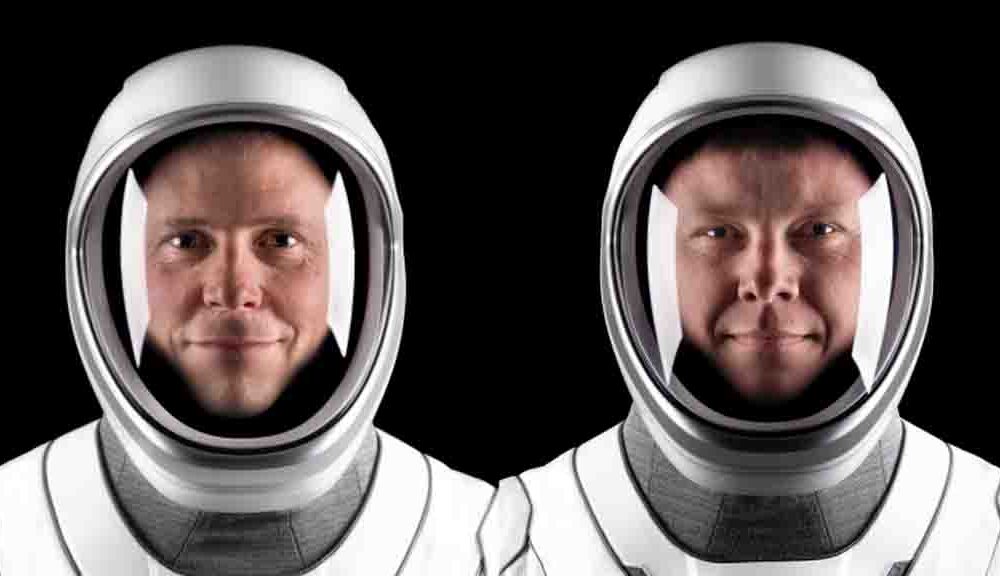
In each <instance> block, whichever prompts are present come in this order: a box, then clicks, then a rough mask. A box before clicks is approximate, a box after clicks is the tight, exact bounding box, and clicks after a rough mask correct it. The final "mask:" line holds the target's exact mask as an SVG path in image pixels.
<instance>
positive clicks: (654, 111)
mask: <svg viewBox="0 0 1000 576" xmlns="http://www.w3.org/2000/svg"><path fill="white" fill-rule="evenodd" d="M761 134H764V135H765V136H764V138H765V139H767V138H770V141H769V142H770V144H765V145H763V147H758V148H757V149H756V150H757V151H756V152H748V151H747V150H748V149H747V148H746V147H744V148H741V145H743V144H746V143H748V142H749V143H757V144H760V138H761V137H762V136H761ZM755 139H756V140H755ZM796 141H798V144H796ZM817 141H821V142H823V143H824V144H825V146H826V147H825V148H824V147H823V146H816V147H814V149H813V150H814V153H812V154H813V156H812V160H809V161H811V162H813V164H811V165H807V164H805V162H807V160H805V159H804V158H806V155H805V154H804V153H801V150H803V149H804V148H803V146H804V144H803V143H809V142H812V143H815V142H817ZM775 142H776V143H775ZM741 143H743V144H741ZM768 146H770V148H768ZM706 150H713V151H714V153H715V156H710V155H708V153H707V152H706V153H705V154H701V155H699V156H697V158H698V160H697V162H696V161H695V160H694V159H695V153H696V152H699V151H701V152H704V151H706ZM761 150H764V152H762V151H761ZM766 150H771V151H772V152H773V153H774V154H775V155H773V156H771V158H778V156H777V154H778V153H779V151H784V152H788V151H789V150H793V151H794V150H798V151H799V155H798V156H797V157H796V158H798V160H797V161H798V162H799V164H797V165H796V166H797V168H795V169H794V170H786V171H785V172H784V173H782V174H778V173H777V172H776V171H775V170H771V169H764V168H761V167H762V166H765V160H763V155H766V154H767V152H766ZM816 150H818V152H816ZM754 154H756V155H754ZM824 154H825V156H824ZM788 157H789V156H787V155H786V156H785V158H788ZM845 157H846V158H849V159H850V160H849V161H848V162H846V163H841V164H836V163H835V162H834V160H831V159H838V158H839V159H843V158H845ZM824 158H825V160H824ZM837 161H839V160H837ZM823 162H826V164H823ZM831 162H834V164H831ZM790 165H791V164H788V163H786V164H785V166H786V168H787V166H790ZM821 165H822V166H825V168H822V170H827V172H824V173H823V174H824V175H821V174H820V172H817V171H816V170H815V169H814V168H815V167H816V166H821ZM834 165H836V166H839V167H838V168H836V169H834V168H830V166H834ZM809 166H813V167H814V168H809ZM682 167H683V169H682ZM803 167H805V168H803ZM767 170H770V172H768V171H767ZM796 170H797V171H796ZM809 170H813V172H809ZM837 170H839V172H838V171H837ZM601 238H602V243H601V292H602V299H603V305H604V312H605V319H606V322H607V326H608V330H609V333H610V336H611V339H612V343H613V346H614V350H615V353H616V356H617V358H618V361H619V365H620V367H621V369H622V372H623V374H624V375H625V379H626V381H627V383H628V387H629V390H630V393H631V394H632V396H633V399H634V401H635V403H636V406H637V407H638V410H639V413H640V414H641V416H642V418H643V420H644V422H645V423H646V425H647V427H648V428H649V429H650V431H651V433H652V435H653V437H654V439H655V441H656V442H657V444H658V445H659V447H660V448H661V449H662V450H663V451H664V452H665V454H666V455H667V456H668V457H669V458H670V460H671V461H672V462H673V463H674V465H676V466H677V468H678V469H679V470H680V471H681V472H682V473H683V474H685V475H686V476H687V477H689V478H690V479H691V480H693V481H695V482H697V483H699V484H701V485H703V486H705V487H708V488H710V489H713V490H720V491H727V492H740V493H748V494H794V493H805V492H811V491H815V490H819V489H822V488H825V487H829V486H831V485H833V484H835V483H836V482H838V481H840V480H842V479H843V478H845V477H846V476H847V475H849V474H850V473H851V472H852V471H853V470H854V469H855V468H856V467H857V466H858V465H859V464H860V463H861V461H862V460H863V459H864V457H865V456H866V455H867V454H868V452H869V450H870V449H871V448H872V447H873V446H874V445H875V443H876V442H877V441H878V439H879V437H880V436H881V434H882V432H883V431H884V430H885V427H886V425H887V424H888V423H889V421H890V418H891V417H892V416H893V414H894V413H895V411H896V407H897V405H898V403H899V400H900V397H901V396H902V394H903V391H904V390H905V388H906V384H907V382H908V380H909V377H910V374H911V372H912V370H913V367H914V365H915V363H916V359H917V354H918V353H919V350H920V346H921V343H922V341H923V337H924V333H925V331H926V327H927V319H928V315H929V311H930V302H931V291H932V279H933V260H932V253H931V212H930V204H929V200H928V197H927V192H926V189H925V185H924V178H923V173H922V170H921V167H920V160H919V158H918V156H917V150H916V147H915V145H914V143H913V140H912V139H911V137H910V135H909V134H908V132H907V131H906V128H905V126H904V125H903V122H902V119H901V118H900V116H899V114H898V112H897V111H896V109H895V108H894V107H893V105H892V103H891V102H890V101H889V99H888V97H887V96H886V95H885V94H884V93H883V92H882V90H881V89H880V88H879V86H878V84H877V83H876V80H875V77H874V76H873V75H872V74H871V73H870V72H869V71H867V70H865V69H864V68H862V67H861V66H859V65H858V64H856V63H854V62H852V61H850V60H848V59H847V58H844V57H842V56H839V55H837V54H834V53H832V52H829V51H826V50H822V49H817V48H813V47H808V46H801V45H793V44H781V43H748V44H738V45H732V46H725V47H721V48H717V49H713V50H709V51H707V52H703V53H701V54H697V55H695V56H692V57H690V58H687V59H685V60H683V61H681V62H680V63H678V64H676V65H674V66H672V67H671V68H669V69H668V70H667V71H666V72H665V73H664V74H663V75H662V76H661V78H660V81H659V84H658V85H657V86H656V88H655V89H654V90H653V91H652V92H651V93H650V94H649V96H648V97H647V98H646V100H645V101H644V102H643V104H642V105H641V107H640V108H639V110H638V112H637V113H636V115H635V117H634V119H633V121H632V123H631V125H630V126H629V128H628V131H627V133H626V135H625V137H624V139H623V141H622V143H621V146H620V147H619V149H618V153H617V155H616V157H615V162H614V167H613V170H612V174H611V180H610V184H609V185H608V190H607V195H606V198H605V205H604V213H603V222H602V236H601ZM783 283H784V284H783ZM789 390H791V391H793V393H789V392H788V391H789ZM765 392H766V393H765ZM782 395H784V396H782ZM753 398H757V399H760V398H770V400H767V401H766V402H765V401H761V402H757V401H752V399H753ZM775 398H778V399H780V400H781V401H779V402H773V401H772V400H774V399H775ZM782 398H784V399H782ZM789 398H794V399H795V400H794V401H793V400H788V399H789Z"/></svg>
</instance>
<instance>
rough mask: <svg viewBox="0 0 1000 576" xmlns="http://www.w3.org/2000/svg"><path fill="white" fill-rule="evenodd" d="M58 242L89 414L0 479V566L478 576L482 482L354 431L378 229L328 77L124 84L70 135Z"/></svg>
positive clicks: (366, 157)
mask: <svg viewBox="0 0 1000 576" xmlns="http://www.w3.org/2000/svg"><path fill="white" fill-rule="evenodd" d="M66 248H67V249H66V268H67V291H68V299H69V308H70V315H71V320H72V327H73V331H74V334H75V337H76V342H77V345H78V347H79V350H80V354H81V356H82V358H83V361H84V365H85V367H86V370H87V373H88V375H89V378H90V381H91V385H92V386H93V389H94V391H95V393H96V394H97V397H98V399H99V401H100V404H101V407H102V410H103V413H104V416H103V418H102V419H101V420H99V421H97V422H93V423H90V424H88V425H86V426H83V427H82V428H79V429H77V430H75V431H73V432H70V433H69V434H66V435H65V436H62V437H60V438H58V439H56V440H54V441H52V442H49V443H47V444H45V445H43V446H39V447H38V448H36V449H35V450H33V451H31V452H29V453H27V454H24V455H22V456H21V457H19V458H17V459H15V460H13V461H11V462H8V463H6V464H4V465H3V467H2V468H0V573H2V574H3V575H4V576H15V575H21V574H39V575H46V576H51V575H59V574H95V575H97V574H99V575H101V576H114V575H122V576H125V575H129V576H134V575H136V574H317V575H318V574H370V575H379V574H384V575H389V574H462V575H466V576H467V575H471V574H475V573H477V572H478V571H479V570H480V567H481V553H480V546H479V543H478V541H477V539H476V531H477V529H478V527H479V526H480V523H481V521H482V519H483V516H484V514H485V512H486V510H487V508H488V504H489V502H490V500H491V498H492V497H493V495H494V490H493V489H492V488H491V487H490V486H488V485H487V484H485V483H483V482H481V481H479V480H475V479H473V478H470V477H467V476H465V475H462V474H460V473H458V472H455V471H452V470H451V469H449V468H448V467H447V466H445V465H443V464H442V463H440V462H438V461H437V460H435V459H433V458H430V457H428V456H425V455H423V454H421V453H420V452H417V451H416V450H414V449H413V448H410V447H408V446H407V445H405V444H404V443H402V442H401V441H399V440H397V439H395V438H393V437H391V436H389V435H388V434H386V433H384V432H381V431H378V430H376V429H375V428H374V426H373V424H372V421H373V418H374V415H375V411H376V409H377V407H378V405H379V402H380V401H381V398H382V395H383V393H384V391H385V387H386V384H387V382H388V380H389V377H390V373H391V371H392V366H393V363H394V361H395V358H396V353H397V350H398V346H399V338H400V331H401V324H402V320H403V309H404V299H405V288H404V284H405V282H404V265H403V245H402V214H401V212H400V207H399V203H398V200H397V197H396V190H395V184H394V181H393V176H392V172H391V168H390V165H389V159H388V156H387V154H386V151H385V148H384V146H383V144H382V141H381V139H380V138H379V136H378V134H377V133H376V132H375V129H374V127H373V126H372V124H371V123H370V122H369V120H368V118H367V117H366V116H365V114H364V111H363V110H362V109H361V107H360V106H359V105H358V103H357V102H356V101H355V99H354V98H353V97H352V96H351V94H350V93H349V92H348V91H347V87H346V86H345V84H344V82H343V81H342V80H341V78H340V77H338V76H337V75H336V74H334V73H333V72H331V71H330V70H329V69H327V68H325V67H324V66H322V65H319V64H318V63H316V62H313V61H311V60H309V59H306V58H303V57H300V56H297V55H294V54H290V53H286V52H282V51H278V50H272V49H265V48H255V47H244V46H227V47H213V48H204V49H198V50H192V51H188V52H183V53H180V54H176V55H173V56H170V57H167V58H164V59H162V60H159V61H157V62H154V63H152V64H150V65H148V66H146V67H145V68H143V69H142V70H140V71H138V72H136V73H135V74H134V75H132V76H131V77H129V78H128V79H127V80H126V81H125V84H124V87H123V88H122V90H121V92H120V93H119V94H118V95H117V96H116V98H115V99H114V100H113V101H112V102H111V104H110V105H109V106H108V108H107V110H106V111H105V112H104V115H103V116H102V117H101V119H100V121H99V122H98V124H97V127H96V129H95V131H94V134H93V136H92V138H91V140H90V144H89V146H88V149H87V151H86V155H85V157H84V159H83V163H82V166H81V167H80V170H79V174H78V178H77V182H76V190H75V195H74V197H73V202H72V206H71V210H70V214H69V223H68V236H67V245H66ZM119 263H120V265H119Z"/></svg>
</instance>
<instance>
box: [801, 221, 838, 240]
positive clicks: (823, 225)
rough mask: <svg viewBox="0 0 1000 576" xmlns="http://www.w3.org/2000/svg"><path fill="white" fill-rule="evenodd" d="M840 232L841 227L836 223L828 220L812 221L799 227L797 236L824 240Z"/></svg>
mask: <svg viewBox="0 0 1000 576" xmlns="http://www.w3.org/2000/svg"><path fill="white" fill-rule="evenodd" d="M838 232H841V228H840V227H839V226H837V225H836V224H832V223H830V222H821V221H813V222H807V223H806V224H805V225H803V226H802V227H801V228H799V230H798V233H797V234H796V235H797V236H800V237H804V238H814V239H818V240H825V239H827V238H831V237H833V236H834V235H836V234H837V233H838Z"/></svg>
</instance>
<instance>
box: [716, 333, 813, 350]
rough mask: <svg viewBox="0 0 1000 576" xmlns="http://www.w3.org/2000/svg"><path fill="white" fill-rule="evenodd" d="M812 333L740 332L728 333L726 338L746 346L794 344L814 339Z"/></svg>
mask: <svg viewBox="0 0 1000 576" xmlns="http://www.w3.org/2000/svg"><path fill="white" fill-rule="evenodd" d="M814 339H815V336H813V335H812V334H794V333H791V332H743V333H738V334H726V335H725V340H732V341H733V342H734V343H736V344H741V345H744V346H758V347H759V346H775V347H784V346H793V345H795V344H801V343H803V342H806V341H809V340H814Z"/></svg>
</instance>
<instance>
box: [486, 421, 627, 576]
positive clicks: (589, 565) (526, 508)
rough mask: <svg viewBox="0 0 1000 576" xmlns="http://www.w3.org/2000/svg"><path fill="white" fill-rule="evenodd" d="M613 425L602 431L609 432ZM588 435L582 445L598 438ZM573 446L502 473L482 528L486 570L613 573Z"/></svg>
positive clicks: (614, 568) (612, 561) (490, 574)
mask: <svg viewBox="0 0 1000 576" xmlns="http://www.w3.org/2000/svg"><path fill="white" fill-rule="evenodd" d="M616 430H617V426H616V427H614V428H612V429H610V430H608V431H607V432H605V433H604V434H602V435H601V436H598V439H599V438H603V436H604V435H605V434H613V433H615V431H616ZM596 440H597V439H594V440H591V441H590V442H588V443H587V444H584V446H586V445H588V444H590V443H592V442H594V441H596ZM576 454H577V449H573V450H569V451H567V452H564V453H563V454H561V455H560V456H559V457H558V458H556V459H554V460H552V461H551V462H549V463H548V464H546V465H544V466H541V467H539V468H534V469H532V470H528V471H526V472H524V473H522V474H520V475H518V476H516V477H512V478H506V479H504V480H502V481H501V482H500V485H499V487H498V488H497V496H496V498H495V499H494V502H493V503H492V505H491V506H490V510H489V513H488V514H487V516H486V520H485V521H484V522H483V527H482V529H481V530H480V540H481V542H482V546H483V550H484V568H485V570H484V574H486V575H487V576H493V575H510V574H529V575H542V574H546V573H549V574H617V573H620V572H621V567H620V566H619V564H618V561H617V560H616V559H615V557H614V556H613V555H612V554H611V553H610V551H609V549H608V546H607V544H606V542H605V539H604V536H603V534H602V533H601V532H600V528H599V527H598V526H597V524H596V523H595V521H594V518H593V516H592V514H591V511H590V507H589V504H588V503H587V500H586V496H585V495H584V494H583V492H582V490H581V487H580V484H579V480H578V477H577V474H576Z"/></svg>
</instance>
